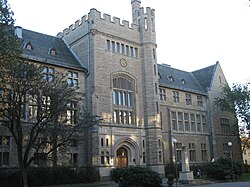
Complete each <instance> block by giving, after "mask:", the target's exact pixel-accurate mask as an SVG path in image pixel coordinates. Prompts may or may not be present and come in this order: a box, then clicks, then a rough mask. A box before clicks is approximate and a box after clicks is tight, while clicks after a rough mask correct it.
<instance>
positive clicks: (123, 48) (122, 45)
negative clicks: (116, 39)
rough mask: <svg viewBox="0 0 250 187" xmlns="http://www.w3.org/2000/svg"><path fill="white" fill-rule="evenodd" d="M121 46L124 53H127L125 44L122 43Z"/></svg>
mask: <svg viewBox="0 0 250 187" xmlns="http://www.w3.org/2000/svg"><path fill="white" fill-rule="evenodd" d="M121 48H122V54H123V55H125V47H124V44H121Z"/></svg>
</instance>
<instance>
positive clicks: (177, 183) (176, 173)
mask: <svg viewBox="0 0 250 187" xmlns="http://www.w3.org/2000/svg"><path fill="white" fill-rule="evenodd" d="M172 141H173V144H174V154H175V175H176V186H177V187H179V181H178V165H177V150H176V143H177V140H176V139H175V138H173V140H172Z"/></svg>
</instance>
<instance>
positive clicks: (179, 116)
mask: <svg viewBox="0 0 250 187" xmlns="http://www.w3.org/2000/svg"><path fill="white" fill-rule="evenodd" d="M178 127H179V131H184V126H183V113H182V112H178Z"/></svg>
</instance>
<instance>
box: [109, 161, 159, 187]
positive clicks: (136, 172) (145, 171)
mask: <svg viewBox="0 0 250 187" xmlns="http://www.w3.org/2000/svg"><path fill="white" fill-rule="evenodd" d="M110 178H111V180H113V181H115V182H116V183H119V185H120V186H122V187H151V186H152V187H157V186H160V185H161V177H160V175H159V173H157V172H155V171H153V170H151V169H150V168H148V167H139V166H136V167H132V166H131V167H128V168H116V169H113V170H111V172H110Z"/></svg>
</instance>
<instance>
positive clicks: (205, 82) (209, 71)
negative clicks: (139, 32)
mask: <svg viewBox="0 0 250 187" xmlns="http://www.w3.org/2000/svg"><path fill="white" fill-rule="evenodd" d="M217 63H218V62H217ZM217 63H216V64H215V65H212V66H208V67H206V68H202V69H199V70H196V71H193V72H192V73H193V75H194V77H195V78H196V79H197V80H198V81H199V82H200V85H201V86H202V88H203V89H204V90H207V89H208V88H210V87H211V81H212V80H213V76H214V72H215V68H216V65H217Z"/></svg>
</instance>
